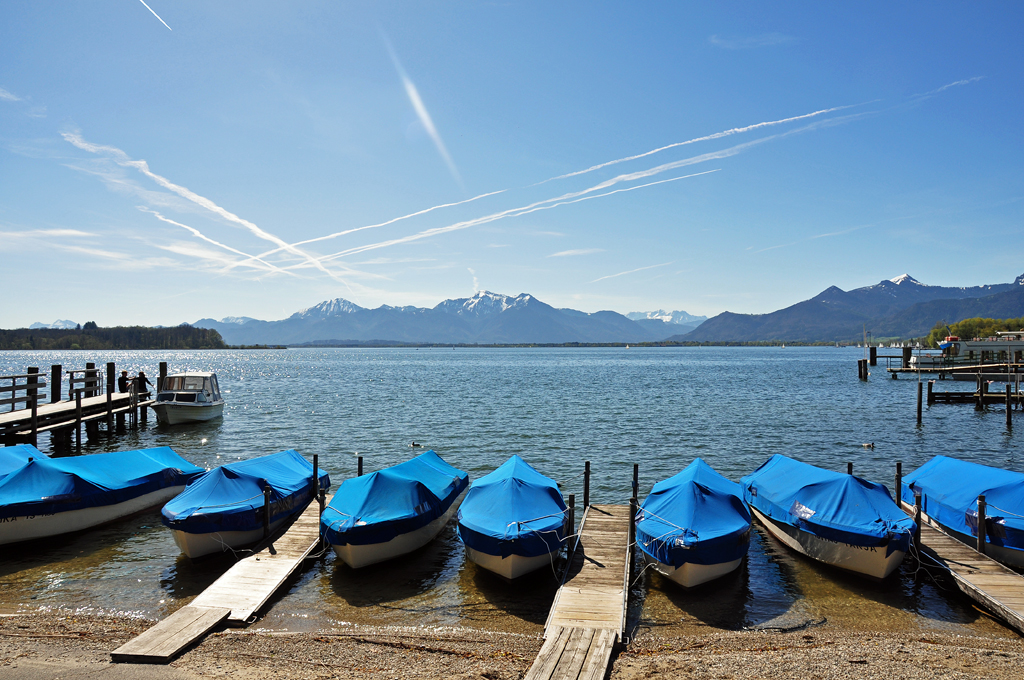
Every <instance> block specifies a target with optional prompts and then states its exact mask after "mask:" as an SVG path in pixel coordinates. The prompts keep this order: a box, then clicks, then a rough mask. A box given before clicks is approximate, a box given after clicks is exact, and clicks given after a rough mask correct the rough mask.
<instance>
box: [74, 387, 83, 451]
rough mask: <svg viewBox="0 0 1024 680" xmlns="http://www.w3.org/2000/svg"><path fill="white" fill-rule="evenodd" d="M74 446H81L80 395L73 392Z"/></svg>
mask: <svg viewBox="0 0 1024 680" xmlns="http://www.w3.org/2000/svg"><path fill="white" fill-rule="evenodd" d="M75 446H78V447H81V446H82V393H81V392H77V391H76V392H75Z"/></svg>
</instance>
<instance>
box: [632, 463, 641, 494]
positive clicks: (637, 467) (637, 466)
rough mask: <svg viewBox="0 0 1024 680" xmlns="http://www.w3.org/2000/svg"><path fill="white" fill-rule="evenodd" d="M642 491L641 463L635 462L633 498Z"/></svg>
mask: <svg viewBox="0 0 1024 680" xmlns="http://www.w3.org/2000/svg"><path fill="white" fill-rule="evenodd" d="M639 493H640V463H633V500H636V499H637V497H638V495H639Z"/></svg>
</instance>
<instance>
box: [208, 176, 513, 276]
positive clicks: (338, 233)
mask: <svg viewBox="0 0 1024 680" xmlns="http://www.w3.org/2000/svg"><path fill="white" fill-rule="evenodd" d="M506 191H508V189H500V190H498V191H491V192H489V193H486V194H480V195H479V196H474V197H473V198H467V199H466V200H464V201H456V202H455V203H442V204H441V205H435V206H433V207H431V208H425V209H423V210H420V211H418V212H414V213H409V214H408V215H402V216H401V217H395V218H393V219H390V220H388V221H386V222H380V223H378V224H368V225H366V226H365V227H355V228H353V229H346V230H344V231H336V232H334V233H333V234H327V235H326V236H317V237H316V238H310V239H306V240H305V241H296V242H295V243H293V244H292V245H293V246H304V245H306V244H307V243H316V242H317V241H327V240H329V239H333V238H338V237H339V236H348V235H349V234H354V233H356V232H357V231H363V230H364V229H377V228H378V227H386V226H388V225H389V224H394V223H395V222H399V221H401V220H407V219H409V218H411V217H419V216H420V215H426V214H427V213H429V212H433V211H435V210H440V209H441V208H452V207H454V206H457V205H462V204H464V203H472V202H473V201H476V200H479V199H481V198H487V197H488V196H494V195H496V194H503V193H505V192H506ZM282 250H284V248H275V249H273V250H268V251H266V252H264V253H260V254H259V255H258V256H255V257H267V256H269V255H273V254H275V253H279V252H281V251H282ZM241 264H245V261H244V260H243V261H242V262H238V263H237V264H232V265H229V266H228V269H231V268H233V267H237V266H238V265H241Z"/></svg>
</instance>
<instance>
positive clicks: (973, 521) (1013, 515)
mask: <svg viewBox="0 0 1024 680" xmlns="http://www.w3.org/2000/svg"><path fill="white" fill-rule="evenodd" d="M915 489H916V490H918V491H920V492H921V511H922V512H924V513H925V514H926V515H928V516H929V517H931V518H933V519H935V520H936V521H938V522H939V523H940V524H942V525H944V526H947V527H949V528H950V529H952V530H954V531H959V532H960V533H962V534H966V535H969V536H977V535H978V496H980V495H981V494H985V504H986V505H987V506H988V507H987V508H986V515H985V518H986V522H985V528H986V530H987V534H988V541H989V543H992V544H993V545H1001V546H1003V547H1006V548H1014V549H1017V550H1024V473H1020V472H1011V471H1010V470H1001V469H999V468H994V467H989V466H987V465H979V464H978V463H968V462H966V461H962V460H956V459H955V458H947V457H946V456H935V457H934V458H932V459H931V460H930V461H928V462H927V463H925V464H924V465H922V466H921V467H919V468H918V469H917V470H916V471H914V472H913V473H912V474H909V475H907V476H906V477H904V478H903V484H902V488H901V490H900V492H901V495H902V498H903V500H904V501H905V502H907V503H911V504H913V502H914V490H915Z"/></svg>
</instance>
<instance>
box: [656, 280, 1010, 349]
mask: <svg viewBox="0 0 1024 680" xmlns="http://www.w3.org/2000/svg"><path fill="white" fill-rule="evenodd" d="M1022 291H1024V275H1022V276H1019V277H1017V279H1016V280H1015V281H1014V282H1013V283H1001V284H994V285H988V286H973V287H963V288H955V287H945V286H928V285H925V284H922V283H920V282H919V281H917V280H915V279H914V278H913V277H911V276H909V275H907V274H904V275H902V276H897V277H896V278H894V279H890V280H888V281H881V282H879V283H877V284H875V285H873V286H866V287H864V288H857V289H855V290H851V291H843V290H841V289H839V288H837V287H835V286H832V287H830V288H827V289H825V290H824V291H822V292H821V293H819V294H818V295H816V296H814V297H813V298H811V299H810V300H804V301H803V302H798V303H797V304H795V305H792V306H790V307H786V308H785V309H780V310H778V311H775V312H772V313H770V314H734V313H732V312H723V313H722V314H719V315H718V316H715V317H712V318H711V319H708V320H707V321H705V322H704V323H703V324H701V325H700V326H699V327H698V328H697V329H695V330H693V331H691V332H689V333H684V334H679V335H676V336H672V337H671V338H669V340H673V341H680V342H758V341H773V340H781V341H790V342H832V341H839V342H848V341H855V340H858V339H860V338H861V337H862V333H863V329H864V328H865V327H867V330H869V331H871V333H872V335H873V336H874V337H876V338H881V337H901V338H911V337H919V336H923V335H927V334H928V332H929V331H930V330H931V328H932V326H933V325H935V323H936V321H939V320H940V319H941V320H945V321H946V322H947V323H952V322H954V321H959V320H961V319H965V318H969V317H971V316H986V315H996V316H1000V317H1008V316H1020V315H1021V314H1024V308H1022V307H1020V306H1018V305H1020V304H1024V297H1022V295H1024V293H1022ZM982 310H990V311H989V312H983V311H982Z"/></svg>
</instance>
